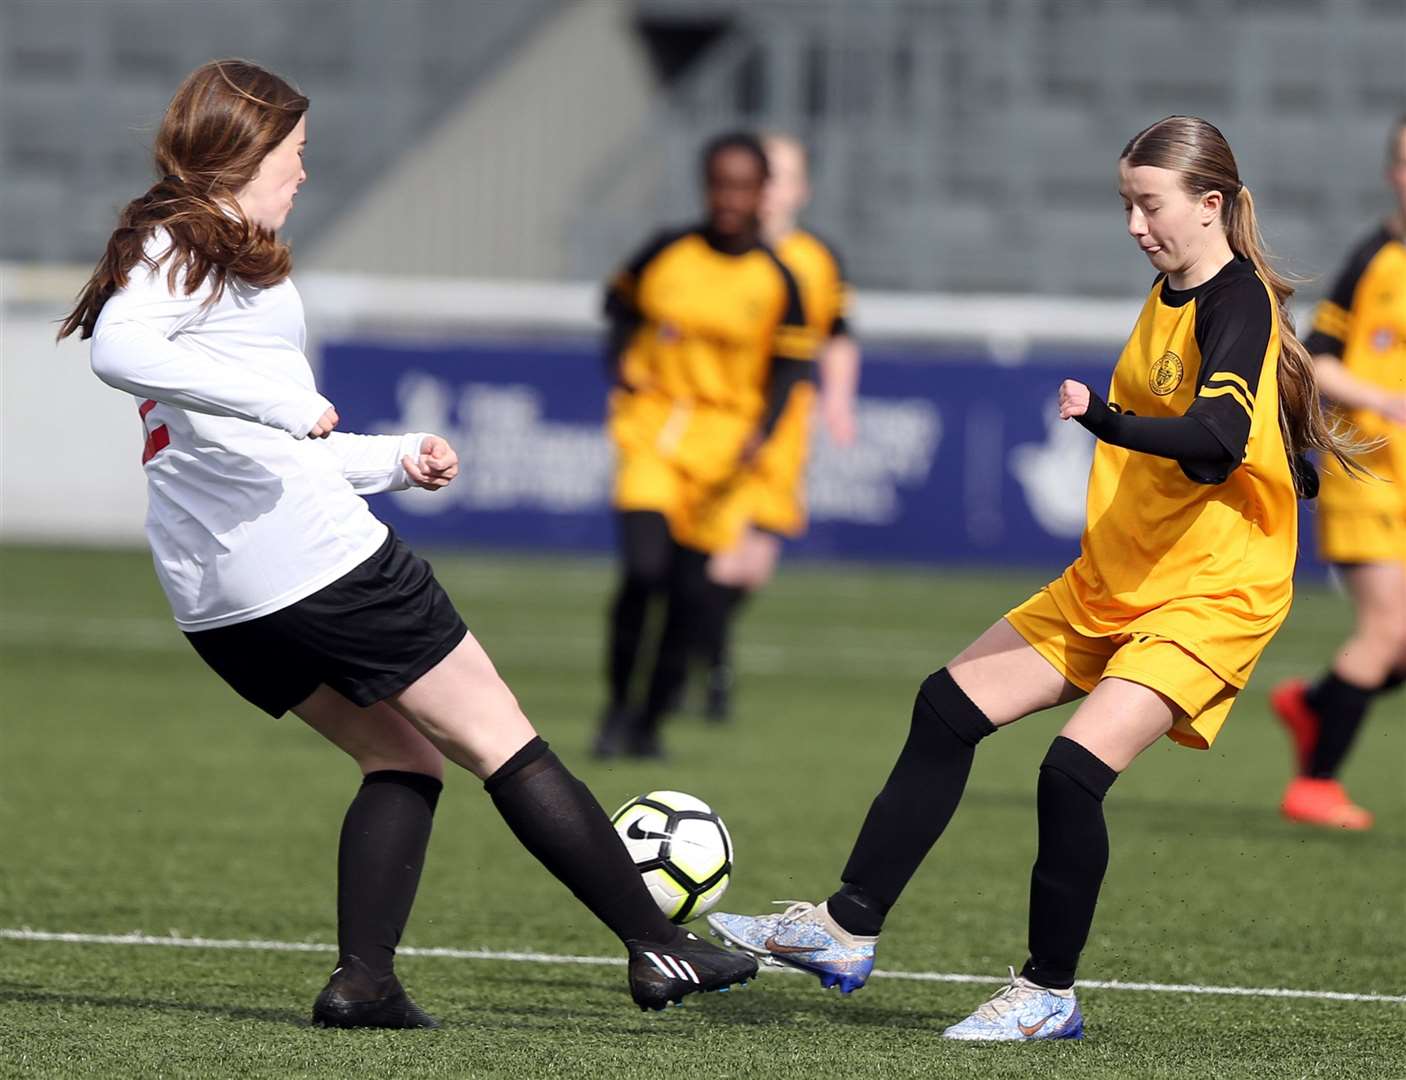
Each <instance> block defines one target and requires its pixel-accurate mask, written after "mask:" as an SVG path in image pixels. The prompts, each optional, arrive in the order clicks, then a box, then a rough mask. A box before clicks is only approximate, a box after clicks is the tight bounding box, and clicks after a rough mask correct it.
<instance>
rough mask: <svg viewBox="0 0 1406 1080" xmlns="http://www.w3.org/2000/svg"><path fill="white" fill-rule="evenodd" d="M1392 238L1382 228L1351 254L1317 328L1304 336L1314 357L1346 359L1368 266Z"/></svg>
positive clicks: (1316, 315)
mask: <svg viewBox="0 0 1406 1080" xmlns="http://www.w3.org/2000/svg"><path fill="white" fill-rule="evenodd" d="M1390 241H1391V234H1390V233H1389V232H1387V230H1386V229H1385V228H1379V229H1377V230H1376V231H1375V232H1374V233H1372V234H1371V235H1370V236H1368V237H1367V238H1366V239H1365V240H1363V241H1362V242H1361V243H1359V244H1358V245H1357V246H1356V247H1355V248H1353V249H1352V251H1351V252H1350V253H1349V254H1348V257H1347V262H1346V263H1345V264H1344V265H1343V268H1342V269H1341V270H1339V271H1338V276H1337V277H1336V278H1335V279H1334V280H1333V287H1332V289H1331V290H1330V291H1329V292H1328V295H1327V296H1325V297H1324V298H1323V299H1322V300H1320V301H1319V303H1318V307H1316V308H1315V309H1314V312H1313V328H1312V331H1311V332H1310V333H1309V335H1308V337H1307V338H1305V339H1304V347H1305V348H1307V349H1308V351H1309V354H1310V355H1312V356H1325V355H1326V356H1336V357H1338V358H1339V359H1341V358H1342V356H1343V352H1344V350H1345V349H1346V347H1347V342H1348V339H1349V338H1350V337H1351V335H1352V323H1353V317H1354V311H1353V309H1354V308H1355V307H1356V304H1355V303H1354V297H1355V296H1356V293H1357V286H1358V283H1359V282H1361V280H1362V276H1363V274H1365V273H1366V272H1367V267H1368V266H1369V265H1371V262H1372V260H1373V259H1374V258H1376V256H1377V252H1379V251H1381V249H1382V248H1383V247H1384V246H1385V245H1386V244H1388V243H1389V242H1390Z"/></svg>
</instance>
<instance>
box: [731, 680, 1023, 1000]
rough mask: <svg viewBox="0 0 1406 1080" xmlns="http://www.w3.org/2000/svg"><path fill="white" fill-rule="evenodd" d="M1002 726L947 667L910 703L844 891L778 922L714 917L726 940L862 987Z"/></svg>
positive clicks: (831, 980)
mask: <svg viewBox="0 0 1406 1080" xmlns="http://www.w3.org/2000/svg"><path fill="white" fill-rule="evenodd" d="M995 730H996V728H995V726H994V725H993V724H992V723H991V721H990V720H988V719H987V717H986V715H985V714H984V713H983V712H982V711H981V709H979V708H978V707H977V705H976V704H975V703H974V702H973V701H972V700H971V698H969V697H968V696H967V695H966V693H965V692H964V691H963V690H962V688H961V687H960V686H958V685H957V683H956V681H955V680H953V678H952V676H951V675H950V674H949V673H948V670H947V669H946V668H943V669H942V670H940V671H937V672H935V673H934V674H932V675H930V676H928V678H927V680H926V681H925V682H924V683H923V685H922V687H921V689H919V691H918V695H917V699H916V700H915V702H914V703H913V719H912V726H911V728H910V730H909V733H908V741H907V742H906V743H904V745H903V750H902V752H901V753H900V754H899V756H898V761H897V762H896V763H895V764H894V767H893V771H892V772H891V773H890V774H889V778H888V781H887V782H886V783H885V784H884V788H883V790H882V791H880V792H879V794H878V796H877V797H876V798H875V799H874V802H873V804H872V805H871V806H870V808H869V814H868V816H867V817H866V818H865V819H864V825H863V827H862V828H861V829H860V831H859V838H858V839H857V840H856V841H855V844H854V850H853V851H852V852H851V854H850V857H849V862H848V863H847V864H846V865H845V869H844V873H843V874H842V875H841V879H840V880H841V881H842V882H843V883H844V884H843V885H842V886H841V888H840V890H839V891H838V892H836V893H835V894H833V895H832V896H831V897H830V898H829V899H828V900H826V901H825V903H823V904H820V905H818V906H815V905H809V904H804V905H799V906H793V907H792V908H790V909H788V910H787V911H786V912H784V913H782V914H780V915H777V914H770V915H757V916H751V915H730V914H725V913H717V914H713V915H709V916H708V925H709V926H711V927H712V928H713V930H714V931H715V932H716V933H717V934H718V935H719V936H720V937H721V938H723V940H725V941H727V942H729V943H731V944H733V945H736V946H739V947H741V948H744V949H746V950H748V951H749V952H754V953H758V954H761V955H765V956H766V957H768V958H769V959H770V960H772V961H775V962H777V963H782V964H788V965H790V966H791V967H798V968H801V969H803V970H806V971H810V972H813V973H814V974H816V975H818V976H819V977H820V980H821V982H822V983H823V984H824V985H825V986H827V987H828V986H838V987H839V988H840V990H841V992H842V993H849V992H850V991H852V990H857V989H859V987H861V986H863V985H864V982H865V980H866V979H867V978H868V976H869V972H870V971H871V970H872V969H873V966H874V951H875V946H876V943H877V941H878V935H879V931H880V930H881V929H882V928H883V924H884V918H885V916H886V915H887V914H888V911H889V909H890V908H891V907H892V906H893V905H894V903H895V902H896V901H897V900H898V897H899V895H900V894H901V893H902V891H903V888H904V886H906V885H907V884H908V881H909V879H911V878H912V876H913V874H914V873H915V872H916V871H917V869H918V866H919V864H921V863H922V861H923V859H924V858H925V857H926V856H927V853H928V851H929V850H931V848H932V846H933V844H935V843H936V842H937V839H938V837H940V836H941V835H942V833H943V830H945V829H946V828H947V823H948V822H949V821H951V820H952V815H953V814H954V813H955V812H956V810H957V804H958V803H959V802H960V801H961V798H962V792H963V790H964V789H965V788H966V783H967V776H968V774H969V773H970V772H971V766H972V759H973V757H974V756H975V753H976V745H977V743H978V742H980V741H981V740H982V739H983V738H985V737H986V736H987V735H989V734H991V733H992V732H993V731H995Z"/></svg>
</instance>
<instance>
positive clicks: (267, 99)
mask: <svg viewBox="0 0 1406 1080" xmlns="http://www.w3.org/2000/svg"><path fill="white" fill-rule="evenodd" d="M307 108H308V99H307V98H305V97H304V96H303V95H302V94H300V93H298V91H297V90H295V89H294V88H293V87H292V86H290V85H289V84H288V83H287V82H285V81H284V80H283V79H281V78H279V77H278V76H277V75H274V74H273V73H272V72H268V71H265V70H264V69H263V68H261V67H259V66H258V65H257V64H254V63H250V62H249V61H248V60H212V61H210V63H208V64H204V65H202V66H201V67H199V68H196V70H195V71H193V72H191V74H190V75H188V76H187V77H186V80H185V82H183V83H181V86H180V89H178V90H177V91H176V94H175V96H174V97H173V98H171V103H170V104H169V105H168V106H167V107H166V112H165V114H164V115H163V116H162V118H161V127H160V129H159V130H158V131H157V133H156V143H155V145H154V146H153V148H152V152H153V156H154V157H155V159H156V160H155V164H156V174H157V176H158V177H160V179H158V180H157V181H156V183H154V184H153V185H152V186H151V187H150V189H148V191H147V192H146V194H144V195H141V196H139V197H138V198H136V199H133V200H132V201H131V202H129V203H128V204H127V205H126V206H125V207H124V208H123V210H122V213H121V215H120V216H119V217H118V220H117V228H116V229H115V230H113V233H112V236H111V237H109V239H108V242H107V249H106V250H105V251H104V252H103V256H102V258H101V259H100V260H98V265H97V268H96V269H95V270H94V271H93V274H92V276H91V277H90V278H89V279H88V283H87V284H86V285H85V286H84V287H83V291H82V292H81V293H79V295H78V299H77V302H76V303H75V305H74V308H73V310H72V311H71V312H70V313H69V315H68V317H67V318H66V319H64V322H63V325H62V326H61V327H60V328H59V335H58V336H59V337H60V338H64V337H67V336H68V335H69V334H72V333H73V332H74V331H77V330H81V331H82V336H83V337H85V338H86V337H91V336H92V334H93V327H94V325H95V324H96V323H97V321H98V315H99V314H100V313H101V312H102V309H103V305H104V304H106V303H107V301H108V298H109V297H110V296H112V294H113V293H114V292H116V291H117V290H118V289H120V288H122V287H123V286H124V285H126V284H127V280H128V275H129V274H130V273H131V271H132V269H133V267H135V266H136V265H137V263H138V262H145V263H146V264H148V265H149V266H151V267H152V269H155V268H156V263H155V261H154V260H153V259H152V258H151V257H150V256H149V255H147V254H146V253H145V251H144V248H145V245H146V242H147V240H148V239H149V238H150V237H151V234H152V233H153V232H154V231H155V230H156V229H158V228H164V229H166V230H167V231H168V232H169V233H170V235H171V246H172V257H171V259H170V260H169V266H168V270H167V285H168V286H169V288H170V289H171V291H172V292H175V291H176V289H177V286H178V283H179V282H180V280H181V276H182V275H184V277H185V281H184V289H185V292H186V294H187V295H189V294H192V293H194V292H195V291H196V290H197V289H199V288H200V287H201V286H202V285H203V284H204V283H205V281H206V279H207V278H208V279H210V280H212V281H213V283H214V288H213V291H212V294H211V297H210V300H211V301H212V302H213V300H215V299H218V297H219V296H220V294H221V293H222V292H223V291H224V287H225V282H226V280H227V279H228V277H229V276H230V275H231V274H233V275H234V276H235V277H238V278H240V279H241V280H243V281H247V282H249V283H250V284H251V285H256V286H259V287H261V288H267V287H268V286H270V285H277V284H278V283H279V282H280V281H282V280H283V279H284V278H286V277H287V276H288V274H289V272H290V271H291V269H292V265H293V256H292V253H291V252H290V251H289V250H288V245H287V244H284V243H282V242H281V241H280V240H279V239H278V238H277V237H276V236H275V235H274V234H273V233H272V232H270V231H269V230H268V229H264V228H261V227H259V226H257V225H255V224H254V223H252V222H251V221H249V220H248V219H247V218H246V217H245V216H244V215H243V213H241V212H240V210H239V204H238V203H237V202H236V201H235V193H236V192H238V191H239V190H240V189H241V188H243V187H244V186H245V185H246V184H248V183H249V181H251V180H252V179H254V176H255V174H256V173H257V172H258V171H259V164H260V162H262V161H263V159H264V158H265V157H266V156H267V155H268V154H269V152H270V151H272V150H273V149H274V148H275V147H276V146H278V144H279V143H281V142H282V141H283V140H284V139H285V138H286V137H287V136H288V134H289V132H291V131H292V130H293V128H295V127H296V126H297V124H298V120H299V119H300V118H301V117H302V115H303V114H304V113H305V112H307Z"/></svg>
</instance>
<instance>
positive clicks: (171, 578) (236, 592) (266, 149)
mask: <svg viewBox="0 0 1406 1080" xmlns="http://www.w3.org/2000/svg"><path fill="white" fill-rule="evenodd" d="M307 107H308V100H307V98H305V97H303V96H302V95H301V94H299V93H298V92H297V91H296V90H295V89H294V88H293V87H292V86H290V85H289V84H288V83H287V82H285V81H284V80H283V79H280V78H279V77H278V76H276V75H273V74H271V73H269V72H267V71H264V70H263V69H261V68H259V67H257V66H256V65H254V64H251V63H248V62H247V61H242V60H219V61H214V62H212V63H209V64H206V65H204V66H203V67H201V68H199V69H198V70H196V71H195V72H194V73H192V74H191V75H190V76H189V77H188V78H187V79H186V81H185V82H184V83H183V84H182V85H181V87H180V89H179V90H178V91H177V92H176V95H175V97H174V98H173V99H172V100H171V104H170V106H169V107H168V108H167V110H166V113H165V116H164V117H163V120H162V123H161V128H160V130H159V131H158V133H157V137H156V145H155V157H156V169H157V173H158V175H160V176H161V179H160V180H159V181H158V182H157V183H156V184H154V185H153V186H152V188H151V189H150V190H149V191H148V192H147V193H146V194H145V195H143V196H141V197H140V198H138V199H135V200H133V201H132V202H131V203H129V204H128V205H127V207H126V208H125V210H124V211H123V212H122V215H121V219H120V221H119V223H118V227H117V229H116V231H115V232H114V233H113V235H112V237H111V239H110V240H109V242H108V246H107V251H106V252H105V254H104V255H103V258H102V260H101V261H100V262H99V263H98V266H97V269H96V270H95V271H94V273H93V276H92V278H91V279H90V281H89V282H88V285H87V287H86V288H85V289H84V291H83V293H82V294H81V295H80V297H79V299H78V303H77V306H76V307H75V309H74V311H73V312H72V314H70V315H69V317H68V318H67V320H66V321H65V322H64V324H63V327H62V328H61V330H60V332H59V333H60V337H63V336H66V335H68V334H71V333H73V332H75V331H81V332H82V336H84V337H91V338H92V339H93V349H92V364H93V370H94V371H95V372H96V373H97V375H98V377H99V378H101V379H102V380H103V381H104V382H106V383H108V384H109V385H111V386H115V387H117V388H118V389H121V390H125V391H127V392H128V393H130V394H132V395H133V396H134V397H135V398H136V399H137V412H138V414H139V415H140V417H141V421H142V423H143V425H144V427H145V445H144V447H143V450H142V455H141V457H142V466H143V468H144V469H145V471H146V475H147V483H148V493H149V503H148V512H147V536H148V538H149V539H150V542H151V547H152V553H153V556H154V558H155V563H156V572H157V577H158V578H159V580H160V582H161V585H162V588H163V589H164V590H165V592H166V595H167V598H168V599H169V600H170V603H171V607H172V611H173V613H174V614H175V617H176V622H177V624H178V625H179V626H180V627H181V629H182V630H184V631H185V632H186V635H187V637H188V638H189V640H190V642H191V644H192V645H193V646H194V647H195V649H196V651H197V652H198V653H199V654H200V655H201V657H202V658H204V659H205V661H206V662H207V663H208V664H209V665H210V666H211V667H212V668H214V670H215V671H216V672H218V673H219V674H220V675H221V677H223V678H224V679H225V680H226V681H227V682H228V683H229V684H230V685H231V686H232V687H233V688H234V689H235V690H236V691H238V692H239V693H240V694H241V695H242V696H243V697H245V698H246V699H248V700H249V701H251V702H252V703H254V704H256V705H258V706H259V707H260V708H262V709H264V710H265V711H266V712H268V713H270V714H271V715H273V716H280V715H282V714H283V713H285V712H287V711H290V710H291V711H292V712H293V713H295V714H296V715H297V716H298V717H299V718H300V719H302V720H303V721H304V722H306V723H307V724H308V725H310V726H311V727H312V728H313V729H314V730H316V731H317V732H319V733H320V734H322V735H323V736H325V737H326V738H327V739H328V740H330V741H331V742H332V743H334V744H335V745H337V746H338V747H340V748H341V749H342V750H344V751H346V752H347V753H348V754H349V755H351V757H352V758H353V759H354V760H355V761H356V763H357V765H358V766H359V767H360V769H361V772H362V774H363V780H362V784H361V787H360V789H359V790H358V792H357V794H356V797H355V798H354V799H353V801H352V804H351V806H350V808H349V809H348V811H347V815H346V819H345V821H344V823H343V827H342V834H341V840H340V847H339V851H338V864H337V869H338V889H337V936H338V948H339V952H340V956H339V959H338V963H337V968H336V970H335V971H334V972H333V973H332V977H331V979H330V980H329V982H328V984H327V986H326V988H325V989H324V990H323V991H322V993H321V994H320V995H319V996H318V999H317V1001H316V1003H315V1004H314V1006H313V1019H314V1022H316V1023H319V1024H324V1025H332V1026H340V1027H364V1026H370V1027H433V1026H434V1024H435V1022H434V1021H433V1020H432V1019H431V1018H430V1017H429V1016H428V1015H427V1014H426V1013H425V1012H424V1011H423V1010H421V1009H420V1008H419V1007H418V1006H417V1005H415V1003H414V1002H412V1001H411V1000H410V999H409V997H408V996H407V995H406V994H405V992H404V990H403V989H402V988H401V986H400V983H399V982H398V980H397V979H396V976H395V972H394V958H395V949H396V945H397V943H398V942H399V940H400V936H401V933H402V932H403V930H404V928H405V924H406V921H407V919H408V918H409V914H410V908H411V905H412V904H413V902H414V898H415V890H416V887H417V885H418V883H419V878H420V869H421V866H422V865H423V861H424V854H425V849H426V846H427V844H428V842H429V834H430V826H431V822H432V818H433V814H434V809H435V804H436V802H437V800H438V798H439V793H440V789H441V786H442V775H443V761H444V758H448V759H449V760H450V761H452V762H453V763H455V764H456V765H460V766H462V767H463V768H465V769H468V770H469V771H470V772H472V773H474V775H476V776H478V777H479V778H480V779H482V780H483V781H484V786H485V788H486V789H487V790H488V792H489V793H490V795H491V796H492V798H493V802H494V804H495V805H496V807H497V809H498V810H499V812H500V813H501V814H502V816H503V818H504V819H505V820H506V821H507V823H508V825H509V827H510V828H511V829H512V830H513V832H514V834H515V835H516V836H517V837H518V839H519V840H520V841H521V842H522V843H523V845H524V846H525V847H526V848H527V849H528V850H529V851H531V852H532V854H533V855H535V856H536V857H537V858H538V859H539V860H540V861H541V862H542V863H543V864H544V865H545V866H546V867H547V869H549V870H550V871H551V872H552V873H553V874H554V875H556V877H557V878H558V879H559V880H560V881H562V883H563V884H565V885H566V886H567V887H568V888H570V889H571V891H572V892H573V893H575V894H576V896H577V897H578V898H579V899H580V900H581V901H582V903H584V904H585V905H586V906H587V907H588V908H589V909H590V910H591V911H592V913H593V914H595V915H596V917H597V918H599V919H600V920H601V921H602V922H603V923H605V924H606V926H608V927H609V928H610V929H611V930H612V931H613V932H614V933H615V934H616V935H617V936H618V937H619V938H620V939H621V941H622V942H623V943H624V944H625V946H626V949H627V950H628V953H629V982H630V990H631V993H632V995H633V997H634V999H635V1001H636V1002H637V1003H638V1004H639V1005H640V1007H641V1008H655V1009H658V1008H663V1007H664V1005H666V1004H667V1003H668V1002H670V1001H678V1000H680V999H681V998H682V997H683V996H684V995H685V994H689V993H694V992H697V991H700V990H716V989H722V988H724V987H726V986H728V985H730V984H732V983H734V982H739V981H742V980H745V979H747V978H750V977H751V976H752V975H753V974H754V973H755V972H756V964H755V962H754V961H752V960H750V959H745V960H744V959H742V958H738V957H735V956H732V955H730V954H728V953H726V952H723V951H722V950H719V949H716V948H714V947H713V946H711V945H708V944H706V943H704V942H701V941H699V940H698V939H697V938H695V937H694V936H693V935H691V934H688V933H686V932H685V931H682V930H680V929H679V928H678V927H676V926H674V925H673V924H672V923H670V922H669V921H668V920H667V919H665V918H664V916H663V915H662V914H660V912H659V910H658V908H657V907H656V906H655V904H654V902H653V900H651V899H650V897H649V894H648V892H647V891H646V889H645V887H644V885H643V883H642V881H641V879H640V876H639V874H638V872H637V871H636V870H635V868H634V865H633V863H632V862H631V861H630V859H629V857H628V855H627V854H626V853H625V849H624V847H623V846H622V844H621V843H620V840H619V838H618V837H617V836H616V834H615V831H614V830H613V829H612V828H611V825H610V822H609V820H608V819H607V817H606V815H605V813H604V812H603V811H602V810H601V808H600V806H599V804H598V803H597V802H596V801H595V799H594V798H593V797H592V796H591V794H590V792H589V791H588V790H587V789H586V787H585V785H583V784H582V783H581V782H580V781H579V780H577V779H576V778H575V777H574V776H572V775H571V773H570V772H568V771H567V769H566V768H565V766H563V765H562V763H561V762H560V761H559V760H558V759H557V757H556V755H555V754H553V753H552V752H551V751H550V750H549V749H548V748H547V744H546V742H544V741H543V740H542V739H541V738H539V737H538V736H537V734H536V732H535V731H534V730H533V728H532V725H531V724H530V723H529V722H528V720H527V718H526V717H525V716H524V715H523V714H522V712H521V711H520V710H519V708H518V705H517V701H516V700H515V699H514V697H513V695H512V693H511V692H510V691H509V690H508V688H507V686H506V685H504V683H503V682H502V680H501V679H500V678H499V677H498V674H497V672H496V671H495V670H494V668H493V665H492V663H491V662H490V660H489V659H488V656H487V655H486V654H485V653H484V651H483V650H482V649H481V648H480V647H479V645H478V643H477V642H476V641H475V640H474V638H473V636H472V635H471V634H470V633H469V632H468V630H467V628H466V627H465V626H464V624H463V622H462V621H461V620H460V618H459V616H458V613H457V612H456V611H455V610H454V607H453V605H452V604H451V603H450V601H449V598H448V596H447V595H446V594H445V592H444V590H443V589H442V588H441V587H440V586H439V583H438V582H437V581H436V580H435V577H434V573H433V571H432V570H431V569H430V566H429V564H428V563H426V562H424V561H423V560H421V559H419V558H418V557H416V556H415V555H414V554H413V553H412V552H411V551H410V550H409V548H407V547H406V546H405V545H404V544H403V543H401V542H400V540H398V539H397V538H396V537H395V536H394V535H393V534H392V533H391V532H390V530H389V529H387V527H386V526H385V525H383V524H382V523H381V522H380V521H378V520H377V519H376V517H375V515H374V514H372V513H371V510H370V508H369V507H368V506H367V504H366V502H365V500H364V499H363V498H362V497H361V496H362V495H365V494H370V493H372V492H378V491H389V490H395V489H398V488H405V487H410V486H412V485H417V486H419V487H423V488H428V489H430V490H434V489H437V488H441V487H443V486H445V485H446V484H448V483H450V482H451V481H452V480H453V479H454V477H455V475H456V474H457V472H458V459H457V457H456V455H455V453H454V450H453V449H452V448H451V447H450V445H449V444H448V443H447V442H446V441H445V440H444V439H442V438H441V437H439V436H438V435H433V434H427V433H421V432H415V433H411V434H407V435H400V436H396V435H349V434H344V433H342V432H338V431H336V430H335V429H336V427H337V423H338V417H337V411H336V409H335V408H334V407H333V405H332V403H331V402H330V401H328V400H327V399H326V398H325V397H323V396H322V395H321V394H319V393H318V392H317V387H316V385H315V383H314V380H313V374H312V370H311V368H310V366H309V364H308V360H307V357H306V356H305V354H304V351H303V350H304V346H305V341H306V338H305V328H304V324H303V308H302V302H301V300H300V299H299V296H298V292H297V290H296V289H295V288H294V287H293V283H292V282H291V281H290V280H289V277H288V274H289V271H290V269H291V256H290V253H289V250H288V248H287V246H286V245H285V244H283V243H282V242H281V241H280V240H279V238H278V232H277V231H278V229H279V228H281V227H282V225H283V223H284V221H285V219H286V218H287V216H288V213H289V211H290V210H291V209H292V205H293V200H294V198H295V196H296V194H297V190H298V188H299V186H300V185H301V184H302V183H303V181H304V180H305V179H306V174H305V173H304V172H303V166H302V154H303V146H304V143H305V139H306V119H305V113H306V111H307Z"/></svg>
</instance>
